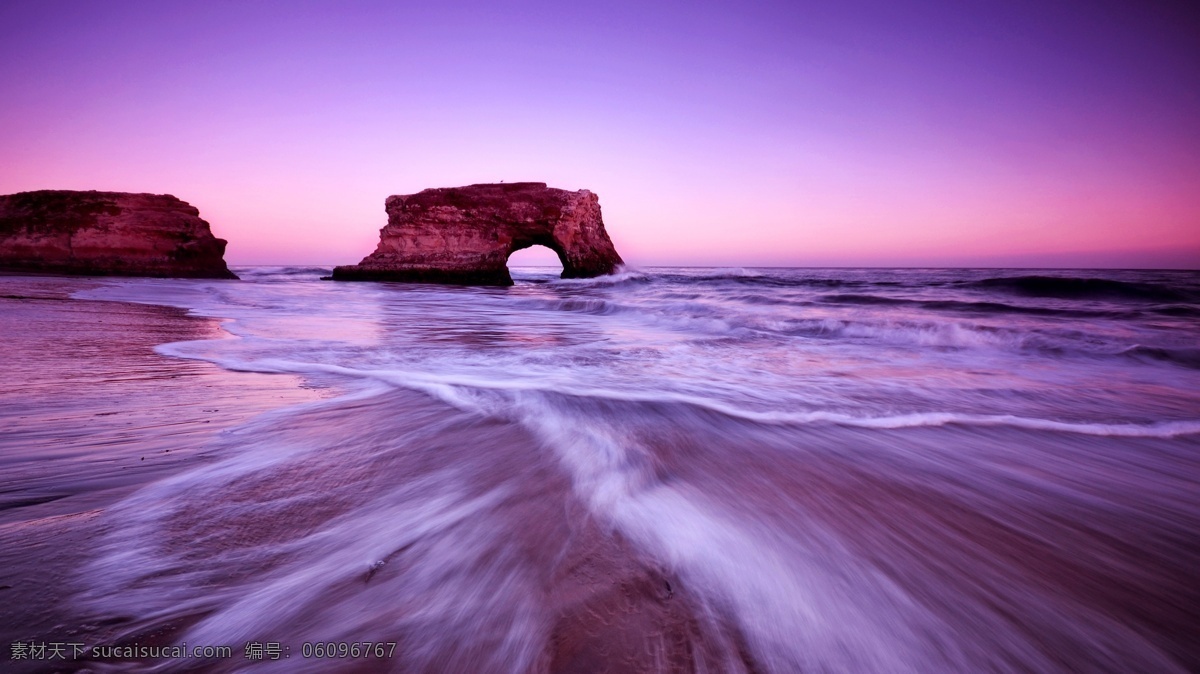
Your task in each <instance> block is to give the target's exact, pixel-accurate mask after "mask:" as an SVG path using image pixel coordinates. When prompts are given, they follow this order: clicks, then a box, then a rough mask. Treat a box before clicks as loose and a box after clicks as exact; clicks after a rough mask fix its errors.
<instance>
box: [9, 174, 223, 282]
mask: <svg viewBox="0 0 1200 674" xmlns="http://www.w3.org/2000/svg"><path fill="white" fill-rule="evenodd" d="M224 254H225V240H224V239H218V238H216V237H214V236H213V235H212V231H211V230H209V226H208V223H207V222H205V221H204V220H201V219H200V211H198V210H196V209H195V208H194V207H192V206H191V205H190V204H188V203H187V202H184V201H180V200H179V199H176V198H175V197H173V196H170V195H167V194H127V193H123V192H71V191H65V190H42V191H38V192H21V193H19V194H10V195H7V196H0V270H3V271H21V272H41V273H52V274H86V275H114V276H179V277H188V278H228V279H232V278H237V277H236V276H234V275H233V273H232V272H230V271H229V268H228V267H227V266H226V265H225V260H224V258H223V255H224Z"/></svg>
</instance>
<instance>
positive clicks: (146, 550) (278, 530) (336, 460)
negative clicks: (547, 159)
mask: <svg viewBox="0 0 1200 674" xmlns="http://www.w3.org/2000/svg"><path fill="white" fill-rule="evenodd" d="M236 271H237V272H238V273H239V275H240V276H241V277H242V279H243V281H241V282H224V281H214V282H207V281H191V280H189V281H174V280H144V279H135V280H111V281H106V282H105V283H104V284H103V285H101V286H100V287H98V288H94V289H91V290H86V291H83V292H82V293H80V294H79V295H78V296H79V297H82V298H86V299H92V300H116V301H125V302H138V303H148V304H161V305H169V306H174V307H180V308H183V309H186V310H188V311H189V312H191V313H193V314H195V315H200V316H207V317H213V318H219V319H221V320H223V321H224V322H223V324H222V325H223V328H224V330H225V331H226V332H227V333H228V335H229V337H228V338H225V339H210V340H201V341H190V342H181V343H168V344H163V345H161V346H159V347H157V350H158V351H159V352H160V353H161V354H163V355H166V356H169V357H172V358H182V359H194V360H202V361H208V362H211V363H215V364H216V365H218V366H220V367H221V368H225V369H227V370H231V371H240V372H258V373H287V374H291V375H300V376H302V377H303V378H305V380H306V381H308V382H309V383H310V384H311V385H314V386H321V387H327V388H329V389H330V390H332V391H333V392H334V393H335V394H336V395H333V396H332V397H331V398H330V399H328V400H324V401H322V402H319V403H312V404H307V405H301V406H298V407H291V408H285V409H282V410H277V411H275V412H270V413H267V414H265V415H263V416H261V417H259V418H257V419H255V420H254V421H252V422H250V423H248V424H245V425H243V426H241V427H238V428H236V429H233V430H231V431H228V432H226V433H224V434H223V435H222V436H221V438H220V440H219V441H218V443H217V445H216V446H215V447H213V448H212V456H213V460H212V461H210V462H207V463H205V464H204V465H203V466H201V467H198V468H194V469H191V470H187V471H183V472H181V473H178V474H177V475H175V476H173V477H170V478H168V479H166V480H164V481H161V482H158V483H155V484H153V485H150V486H149V487H147V488H144V489H142V490H141V491H139V492H137V493H136V494H134V495H132V496H131V497H129V498H128V499H126V500H125V501H124V502H122V503H120V504H119V505H117V506H116V507H114V508H112V509H110V511H108V512H107V513H106V514H105V515H104V517H105V518H107V521H108V522H110V527H109V528H108V529H105V531H106V532H107V533H106V534H105V535H104V537H103V538H102V539H101V541H100V543H99V544H98V545H97V549H96V551H95V554H94V556H93V561H92V562H91V563H90V564H89V566H88V567H87V568H86V569H84V570H82V571H81V573H82V574H83V576H84V577H85V578H86V579H87V582H86V585H87V589H86V591H85V592H82V593H81V594H80V596H79V597H78V598H77V600H78V603H79V606H80V610H81V611H85V612H87V613H88V614H89V615H92V616H94V619H95V620H98V621H102V620H105V619H108V620H123V621H127V622H128V624H129V627H128V631H127V634H126V636H127V637H130V638H132V636H131V635H137V634H142V633H145V631H146V630H148V629H149V628H150V627H152V626H154V625H161V624H168V623H170V624H175V625H183V627H182V628H179V632H178V633H177V634H175V635H174V636H173V637H172V638H173V639H175V641H187V642H189V643H193V644H197V643H207V644H217V643H229V644H239V645H240V644H242V643H245V642H253V641H273V642H278V643H281V644H284V645H285V646H286V647H287V648H290V649H291V650H290V655H291V658H290V659H289V660H286V661H284V660H280V661H276V662H269V661H268V662H267V663H266V665H267V666H271V665H275V666H277V667H278V668H279V669H280V671H302V670H305V669H306V668H307V669H311V670H313V671H323V670H327V669H330V668H336V667H338V666H341V667H346V668H353V667H354V666H357V665H355V664H354V663H353V662H350V661H344V660H338V661H336V662H334V661H330V660H320V659H305V658H303V657H301V654H300V652H299V649H301V648H303V647H304V646H303V644H305V643H312V642H333V643H339V642H353V641H357V642H387V643H395V644H397V647H396V652H395V653H394V654H393V655H392V657H391V658H390V659H388V660H387V661H386V662H379V663H374V665H373V666H376V667H380V668H392V669H394V670H397V671H462V672H466V671H478V672H483V671H487V672H525V671H542V670H546V669H551V670H553V669H558V670H562V671H599V670H596V669H594V667H593V669H589V667H592V666H593V665H594V664H595V663H596V662H600V661H603V660H604V659H605V657H611V658H615V659H614V660H613V662H616V661H617V660H619V659H620V658H625V661H627V662H628V663H632V664H629V666H630V667H635V666H636V667H641V668H643V669H645V670H647V671H650V670H653V669H661V670H662V671H671V670H675V671H691V670H695V671H768V672H797V671H804V672H808V671H811V672H824V671H853V672H931V671H945V672H964V671H1114V672H1131V671H1155V672H1169V671H1188V670H1193V671H1194V670H1196V669H1198V668H1200V632H1198V629H1200V583H1197V582H1196V580H1197V577H1196V570H1197V569H1200V274H1197V273H1195V272H1169V271H1074V270H1073V271H1054V270H1051V271H1028V270H939V269H897V270H885V269H861V270H859V269H732V270H731V269H696V268H686V269H684V268H653V269H645V270H627V271H624V272H622V273H620V274H617V275H615V276H608V277H601V278H597V279H590V280H560V279H557V278H556V277H555V274H553V273H552V272H551V271H550V270H543V269H534V268H530V269H516V270H514V279H515V281H516V285H514V286H512V287H508V288H470V287H446V286H434V285H419V284H418V285H409V284H387V283H338V282H329V281H322V280H321V279H320V277H321V276H322V275H324V274H326V273H328V270H327V269H319V268H279V267H274V268H266V267H262V268H244V269H238V270H236ZM603 559H607V560H609V561H608V562H603V563H601V562H599V561H596V560H603ZM613 560H615V561H613ZM622 560H624V561H622ZM606 564H607V566H606ZM630 569H633V570H632V571H631V570H630ZM639 569H640V570H639ZM631 579H632V580H631ZM647 579H649V580H647ZM613 588H616V589H613ZM614 593H615V594H614ZM662 606H665V607H667V608H660V607H662ZM672 607H676V608H672ZM680 607H681V608H680ZM588 616H591V617H590V618H589V617H588ZM639 616H640V617H639ZM646 616H650V617H649V618H647V617H646ZM654 616H658V617H654ZM664 616H665V617H664ZM639 620H643V622H644V624H645V625H646V626H648V627H647V628H646V629H644V630H643V629H642V628H641V627H639V625H642V624H643V623H639V622H638V621H639ZM622 621H624V623H622ZM663 621H666V622H669V623H670V624H669V625H667V626H666V627H664V626H663V624H660V623H663ZM672 621H673V622H672ZM610 623H612V624H613V625H616V627H611V628H609V627H606V628H604V629H598V628H597V627H596V625H598V624H604V625H608V624H610ZM621 624H625V626H626V627H625V628H624V631H621V629H622V628H620V625H621ZM605 629H607V630H609V631H608V632H605ZM612 630H617V631H615V632H613V631H612ZM651 637H653V638H651ZM632 640H637V643H636V644H632V645H631V644H630V642H631V641H632ZM596 644H600V645H599V646H596ZM605 649H608V650H605ZM623 649H624V650H623ZM626 651H629V652H626ZM634 651H636V653H634ZM605 653H608V654H609V655H608V656H605V655H604V654H605ZM589 663H592V664H589ZM638 663H641V664H638ZM358 664H359V665H361V664H362V663H361V662H360V663H358Z"/></svg>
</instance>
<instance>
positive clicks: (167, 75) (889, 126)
mask: <svg viewBox="0 0 1200 674" xmlns="http://www.w3.org/2000/svg"><path fill="white" fill-rule="evenodd" d="M339 7H347V9H339ZM834 7H835V6H832V5H831V6H830V7H825V8H813V7H806V8H804V10H803V11H800V10H797V9H796V8H795V7H794V6H793V5H792V4H791V3H783V2H780V3H775V4H771V3H766V4H760V5H756V6H755V7H754V8H752V9H751V8H745V7H742V6H740V5H737V4H733V3H726V4H721V3H704V4H700V5H693V4H688V5H684V4H678V5H671V4H664V5H660V6H657V7H655V8H646V7H643V6H642V5H639V4H633V3H629V4H623V5H622V4H615V5H614V4H608V5H603V4H602V5H598V6H591V5H589V6H587V8H574V7H571V8H568V7H564V6H559V5H552V4H546V3H517V4H511V5H505V6H498V5H495V4H494V3H472V2H463V3H448V4H439V5H438V7H436V8H431V7H427V6H423V5H406V4H403V3H402V4H399V5H397V4H394V3H383V2H362V3H355V4H353V5H335V4H333V3H300V4H297V5H295V6H294V7H292V8H289V11H287V12H286V13H285V12H283V11H282V10H281V9H272V8H270V7H268V6H266V5H243V4H239V3H189V4H182V5H176V4H174V3H172V4H170V6H164V5H162V4H159V3H121V4H119V5H110V6H103V7H102V6H99V5H94V4H92V3H76V2H64V3H51V2H46V3H31V4H29V5H28V6H24V7H17V6H14V5H11V4H10V5H6V6H4V7H2V8H0V26H2V28H0V37H3V38H4V39H3V40H0V91H3V92H4V94H5V99H6V101H5V104H4V106H2V107H0V156H3V157H4V161H3V162H0V193H5V194H7V193H12V192H19V191H25V190H35V189H99V190H116V191H132V192H157V193H170V194H174V195H175V196H178V197H179V198H181V199H184V200H186V201H188V202H190V203H191V204H193V205H194V206H196V207H197V208H199V209H200V212H201V216H202V217H204V218H205V219H206V220H208V221H209V222H210V223H212V226H213V230H214V233H216V234H217V235H218V236H220V237H223V238H226V239H228V240H229V242H230V243H229V247H228V252H227V255H226V258H227V260H228V261H229V262H230V263H231V264H233V265H243V264H326V265H331V264H345V263H352V262H356V261H358V260H359V259H360V258H362V257H363V256H364V255H366V254H367V253H369V252H370V251H371V250H373V249H374V246H375V243H376V241H377V235H378V230H379V228H380V227H381V226H383V224H384V223H385V214H384V212H383V201H384V199H385V198H386V197H387V196H388V195H390V194H406V193H412V192H416V191H419V190H421V189H425V188H429V187H442V186H454V185H465V184H471V183H479V182H498V181H501V180H504V181H508V182H515V181H540V182H546V183H548V184H550V185H551V186H554V187H562V188H566V189H590V190H592V191H593V192H596V193H597V194H598V195H599V196H600V203H601V206H602V208H603V210H604V216H605V222H606V224H607V227H608V229H609V233H610V235H611V236H612V238H613V240H614V242H615V243H616V245H617V248H618V250H619V251H620V252H621V254H622V255H623V256H624V257H625V259H626V260H627V261H628V262H629V263H630V264H632V265H634V266H652V265H712V266H1012V267H1057V266H1061V267H1164V268H1200V96H1198V95H1197V94H1196V92H1197V91H1200V87H1197V84H1200V47H1198V46H1197V45H1196V44H1195V41H1194V40H1191V39H1190V36H1193V35H1194V34H1195V33H1194V29H1195V28H1196V23H1195V19H1194V18H1193V17H1190V16H1184V15H1182V14H1179V15H1176V14H1172V13H1171V10H1169V9H1168V8H1163V7H1137V6H1133V5H1130V6H1129V7H1123V6H1122V7H1118V6H1106V7H1105V8H1097V7H1094V6H1093V5H1092V4H1083V3H1080V4H1078V5H1063V6H1062V7H1059V8H1058V9H1055V10H1053V11H1051V10H1046V9H1044V7H1042V6H1041V5H1036V4H1028V5H1024V4H1021V3H1016V4H1013V5H1011V6H1010V7H1007V8H991V9H981V8H976V9H970V8H964V7H961V6H959V5H958V4H956V3H915V4H912V5H911V6H909V7H907V8H903V9H898V8H895V7H893V6H892V5H891V4H888V3H858V4H854V3H851V4H849V5H837V6H836V8H834ZM542 255H543V259H544V261H548V260H549V258H546V256H545V254H544V253H543V254H542ZM522 259H525V258H522ZM528 259H533V260H536V259H537V257H536V255H535V256H534V257H532V258H528Z"/></svg>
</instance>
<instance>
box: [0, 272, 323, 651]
mask: <svg viewBox="0 0 1200 674" xmlns="http://www.w3.org/2000/svg"><path fill="white" fill-rule="evenodd" d="M91 285H95V282H93V281H89V280H87V279H78V278H62V277H50V276H46V277H36V276H35V277H23V276H0V316H2V319H0V321H2V323H3V344H4V354H3V361H2V363H0V426H3V429H4V432H3V433H2V434H0V644H2V645H3V647H4V650H5V653H4V657H5V660H6V661H7V659H8V657H9V644H10V643H12V642H14V641H17V640H24V641H31V640H32V641H72V642H78V641H83V642H88V643H95V641H96V638H97V635H100V634H102V633H103V631H104V630H103V626H99V625H90V624H85V623H80V622H78V621H77V620H75V619H74V618H73V617H72V614H71V609H70V608H69V606H68V597H69V596H70V595H71V594H72V593H73V591H74V589H75V583H76V581H77V577H76V575H77V573H78V570H79V569H80V568H81V565H82V564H83V563H84V561H85V560H86V559H87V557H88V554H89V550H90V548H91V547H92V546H93V545H94V544H95V542H96V541H97V540H98V539H99V537H100V535H101V531H100V530H99V529H98V528H97V522H98V521H99V516H100V515H101V514H102V513H103V512H104V510H105V509H106V508H107V507H108V506H110V505H111V504H113V503H115V502H116V501H118V500H119V499H121V498H122V497H124V496H127V495H128V494H130V493H132V492H133V491H135V490H137V489H138V488H139V487H141V486H144V485H146V484H148V483H150V482H152V481H154V480H156V479H160V478H162V477H164V476H166V475H170V474H172V473H176V472H179V471H181V470H185V469H188V468H190V467H192V466H195V465H198V464H200V463H203V462H205V461H211V460H212V458H211V457H210V456H209V455H208V454H206V451H207V448H208V447H209V445H210V443H211V442H212V440H213V438H214V437H216V436H217V434H218V433H220V432H221V431H222V430H225V429H228V428H230V427H232V426H235V425H237V424H239V423H242V422H243V421H245V420H247V419H249V418H251V417H253V416H255V415H257V414H259V413H260V412H263V411H265V410H269V409H274V408H278V407H283V406H286V405H292V404H296V403H301V402H305V401H310V400H316V399H319V398H321V397H323V396H325V395H328V393H327V392H322V391H320V390H314V389H311V388H304V387H303V386H302V385H301V381H300V380H299V378H297V377H291V376H285V375H261V374H250V373H237V374H234V373H230V372H227V371H225V370H222V369H220V368H218V367H216V366H214V365H210V364H208V363H201V362H196V361H185V360H179V359H175V358H167V357H164V356H160V355H158V354H157V353H155V352H154V350H153V348H154V347H155V346H156V345H158V344H162V343H165V342H172V341H182V340H194V339H220V338H224V337H227V335H225V334H224V333H223V332H222V331H221V328H220V325H219V323H218V321H215V320H210V319H202V318H195V317H189V316H187V315H186V314H185V312H183V311H181V310H179V309H174V308H169V307H158V306H148V305H139V304H126V303H121V302H93V301H83V300H74V299H71V298H70V294H71V293H72V292H75V291H78V290H81V289H84V288H87V287H89V286H91ZM47 664H49V663H45V662H43V663H41V667H45V666H46V665H47ZM5 665H6V666H17V663H13V662H6V663H5ZM31 666H32V663H31ZM37 669H39V667H37V666H32V670H37Z"/></svg>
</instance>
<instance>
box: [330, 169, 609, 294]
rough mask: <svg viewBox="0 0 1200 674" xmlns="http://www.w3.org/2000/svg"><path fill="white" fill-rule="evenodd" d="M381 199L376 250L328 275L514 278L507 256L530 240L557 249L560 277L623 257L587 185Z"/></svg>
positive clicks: (467, 280) (506, 186)
mask: <svg viewBox="0 0 1200 674" xmlns="http://www.w3.org/2000/svg"><path fill="white" fill-rule="evenodd" d="M385 207H386V210H387V214H388V224H387V225H386V226H385V227H384V228H383V229H381V230H380V231H379V246H378V247H377V248H376V249H375V252H374V253H371V254H370V255H368V256H367V257H365V258H363V260H362V262H360V263H358V264H357V265H347V266H343V267H337V268H336V269H334V270H333V278H334V279H336V280H342V281H420V282H433V283H461V284H469V285H512V277H511V276H509V273H508V267H507V266H506V262H507V261H508V256H509V255H511V254H512V253H513V251H517V250H521V249H522V248H528V247H530V246H534V245H542V246H546V247H547V248H549V249H551V250H553V251H554V252H556V253H558V257H559V260H561V261H562V265H563V272H562V277H563V278H587V277H592V276H601V275H603V274H611V273H613V272H614V271H615V270H616V268H617V267H618V266H619V265H620V264H622V261H621V256H619V255H617V251H616V249H615V248H613V244H612V241H611V240H609V238H608V233H607V232H605V231H604V221H603V220H602V219H601V217H600V201H599V199H598V198H597V197H596V195H595V194H592V193H591V192H589V191H587V190H579V191H578V192H568V191H567V190H560V189H554V188H551V187H546V184H545V183H500V184H492V185H469V186H467V187H447V188H439V189H430V190H424V191H423V192H418V193H416V194H410V195H404V196H391V197H388V198H387V201H386V202H385Z"/></svg>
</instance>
